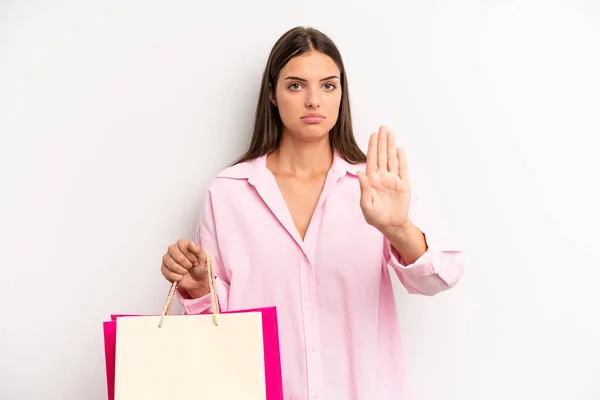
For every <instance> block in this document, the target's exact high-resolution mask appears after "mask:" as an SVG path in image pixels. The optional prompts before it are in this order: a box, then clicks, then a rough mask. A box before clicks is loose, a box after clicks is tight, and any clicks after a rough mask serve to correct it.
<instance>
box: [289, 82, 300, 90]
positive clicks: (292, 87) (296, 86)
mask: <svg viewBox="0 0 600 400" xmlns="http://www.w3.org/2000/svg"><path fill="white" fill-rule="evenodd" d="M288 89H291V90H299V89H300V84H299V83H292V84H291V85H290V86H288Z"/></svg>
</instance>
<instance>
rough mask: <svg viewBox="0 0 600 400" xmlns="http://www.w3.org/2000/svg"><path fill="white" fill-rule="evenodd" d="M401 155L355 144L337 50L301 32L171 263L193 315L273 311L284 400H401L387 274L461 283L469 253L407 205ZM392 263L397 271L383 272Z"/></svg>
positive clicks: (416, 281)
mask: <svg viewBox="0 0 600 400" xmlns="http://www.w3.org/2000/svg"><path fill="white" fill-rule="evenodd" d="M413 197H414V196H412V195H411V186H410V183H409V178H408V172H407V166H406V158H405V156H404V153H403V152H402V150H401V149H398V148H396V145H395V143H394V136H393V134H392V133H391V132H389V131H387V129H386V128H385V127H381V128H380V129H379V132H377V133H374V134H373V135H372V136H371V138H370V141H369V144H368V152H367V155H366V156H365V154H364V153H363V152H362V151H361V150H360V149H359V147H358V145H357V144H356V142H355V139H354V135H353V131H352V122H351V117H350V105H349V100H348V83H347V78H346V72H345V69H344V65H343V63H342V58H341V56H340V53H339V52H338V49H337V48H336V46H335V45H334V44H333V42H332V41H331V40H330V39H329V38H328V37H327V36H325V35H324V34H322V33H320V32H319V31H316V30H313V29H304V28H295V29H292V30H290V31H288V32H287V33H285V34H284V35H283V36H282V37H281V38H280V39H279V40H278V41H277V43H276V44H275V46H274V47H273V50H272V51H271V54H270V56H269V59H268V62H267V66H266V69H265V72H264V76H263V80H262V86H261V91H260V97H259V100H258V106H257V110H256V121H255V127H254V134H253V137H252V141H251V144H250V148H249V149H248V151H247V152H246V154H244V155H243V156H242V157H241V159H240V160H238V162H236V163H235V164H234V165H233V166H230V167H229V168H227V169H225V170H223V171H222V172H221V173H220V174H219V175H218V176H217V177H216V179H215V180H214V182H213V183H212V185H211V187H210V188H209V190H208V194H207V196H206V199H205V203H204V207H203V210H202V213H201V217H200V220H199V223H198V228H197V232H196V238H195V241H190V240H184V239H181V240H179V241H178V242H177V243H175V244H173V245H171V246H169V248H168V252H167V253H166V254H165V255H164V257H163V263H162V267H161V270H162V274H163V275H164V277H165V278H166V279H168V280H169V281H170V282H173V281H177V282H178V288H179V291H178V293H177V297H178V299H179V301H180V302H181V303H182V305H183V307H184V310H185V312H186V313H203V312H210V296H209V294H208V292H209V289H208V280H207V278H206V277H207V270H206V258H205V256H204V252H203V251H202V248H203V249H205V250H206V251H207V252H208V254H210V255H211V258H212V259H213V265H214V268H215V274H216V276H217V277H216V285H217V293H218V295H219V298H220V302H221V308H222V309H223V310H235V309H247V308H254V307H265V306H273V305H275V306H277V312H278V319H279V329H280V345H281V360H282V374H283V385H284V393H285V396H286V397H285V398H286V399H302V400H306V399H365V400H372V399H378V400H381V399H395V400H396V399H404V398H406V397H405V396H406V388H407V385H406V380H405V379H406V376H405V375H404V365H403V354H402V349H401V345H400V336H399V328H398V321H397V314H396V308H395V303H394V294H393V290H392V282H391V276H390V269H391V270H392V271H393V272H394V273H395V274H396V275H397V276H398V277H399V279H400V281H401V282H402V284H403V285H404V286H405V287H406V289H407V290H408V292H410V293H419V294H424V295H433V294H436V293H438V292H440V291H443V290H446V289H448V288H450V287H452V286H454V285H455V284H456V283H457V282H458V280H459V279H460V277H461V275H462V271H463V265H462V261H461V255H462V254H461V251H460V249H458V248H455V247H452V246H450V245H448V244H447V241H445V240H444V239H443V238H441V237H436V236H435V233H434V232H433V231H432V230H431V227H429V226H427V224H426V222H425V221H424V219H423V215H424V214H423V213H424V211H423V210H419V209H418V204H416V203H415V202H414V201H412V200H411V198H413ZM388 267H391V268H390V269H388Z"/></svg>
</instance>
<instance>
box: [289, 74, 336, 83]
mask: <svg viewBox="0 0 600 400" xmlns="http://www.w3.org/2000/svg"><path fill="white" fill-rule="evenodd" d="M285 79H286V80H292V81H301V82H308V81H307V80H306V79H304V78H299V77H297V76H288V77H287V78H285ZM331 79H340V78H339V77H338V76H336V75H331V76H328V77H327V78H323V79H321V82H323V81H328V80H331Z"/></svg>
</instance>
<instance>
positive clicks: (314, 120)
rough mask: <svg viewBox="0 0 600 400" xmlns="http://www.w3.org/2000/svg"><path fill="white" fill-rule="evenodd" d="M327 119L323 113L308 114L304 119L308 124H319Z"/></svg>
mask: <svg viewBox="0 0 600 400" xmlns="http://www.w3.org/2000/svg"><path fill="white" fill-rule="evenodd" d="M324 119H325V117H324V116H322V115H321V114H306V115H305V116H303V117H302V120H303V121H304V122H305V123H307V124H318V123H319V122H321V121H323V120H324Z"/></svg>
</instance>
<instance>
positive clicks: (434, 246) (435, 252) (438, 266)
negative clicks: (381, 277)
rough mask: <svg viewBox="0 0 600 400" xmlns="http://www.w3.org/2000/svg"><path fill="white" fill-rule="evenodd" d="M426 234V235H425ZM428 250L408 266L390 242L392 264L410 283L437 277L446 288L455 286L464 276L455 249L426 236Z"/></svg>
mask: <svg viewBox="0 0 600 400" xmlns="http://www.w3.org/2000/svg"><path fill="white" fill-rule="evenodd" d="M424 234H425V233H424ZM425 241H426V243H427V250H426V251H425V253H423V254H422V255H421V256H420V257H419V258H418V259H417V260H416V261H415V262H414V263H412V264H409V265H406V264H405V263H404V261H403V260H402V259H401V257H400V254H398V252H397V251H396V249H395V248H394V246H392V245H391V243H390V242H389V241H388V242H387V246H388V250H389V254H390V264H391V265H392V266H393V267H394V268H396V270H398V271H399V272H400V273H401V274H403V275H404V276H405V277H406V278H408V280H409V281H410V282H413V283H414V284H416V285H415V286H417V287H418V286H420V285H419V283H420V282H422V281H423V280H427V279H428V278H427V277H432V276H437V277H439V278H440V279H441V280H442V281H443V282H444V283H445V285H446V286H448V287H452V286H454V285H455V284H456V283H457V282H458V281H459V280H460V278H461V276H462V263H457V261H458V260H457V259H456V257H455V256H456V254H455V249H454V248H452V249H451V248H446V247H448V246H445V245H444V241H443V240H440V239H437V238H435V237H433V236H428V235H427V234H425Z"/></svg>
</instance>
